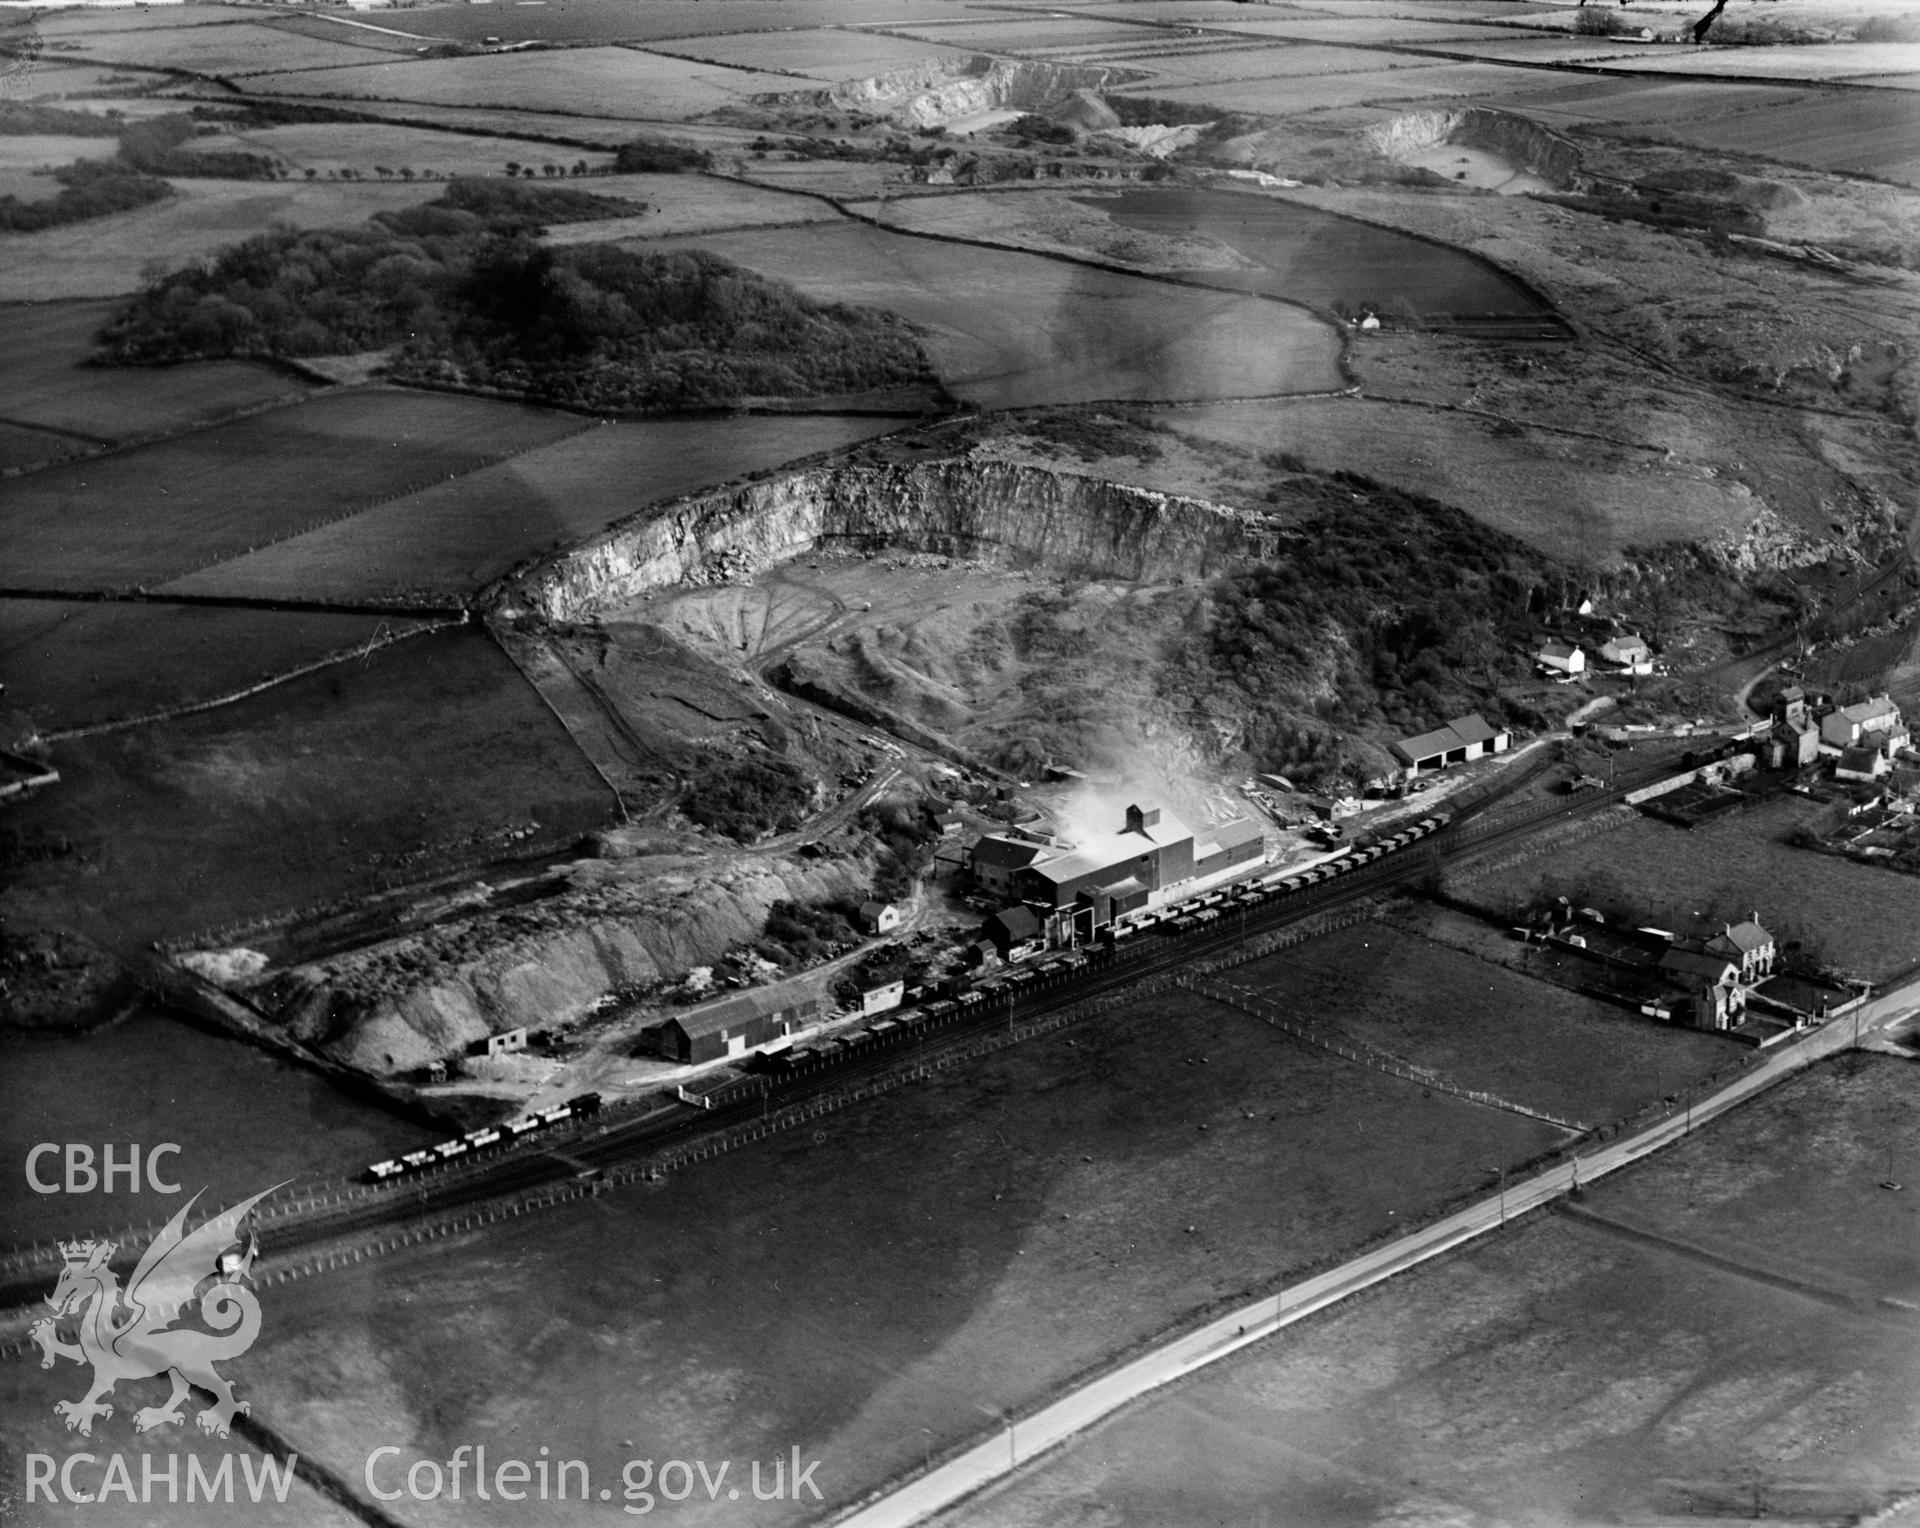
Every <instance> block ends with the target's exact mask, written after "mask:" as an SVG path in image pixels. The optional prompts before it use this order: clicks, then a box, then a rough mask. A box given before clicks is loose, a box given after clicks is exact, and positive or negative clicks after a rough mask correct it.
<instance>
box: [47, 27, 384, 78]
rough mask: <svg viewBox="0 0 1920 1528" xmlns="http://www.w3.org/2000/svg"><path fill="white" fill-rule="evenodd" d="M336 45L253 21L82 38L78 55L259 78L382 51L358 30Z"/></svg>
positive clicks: (343, 32)
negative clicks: (359, 39) (360, 40)
mask: <svg viewBox="0 0 1920 1528" xmlns="http://www.w3.org/2000/svg"><path fill="white" fill-rule="evenodd" d="M339 32H340V36H339V37H338V38H337V39H334V40H332V41H327V40H323V39H321V38H318V37H304V36H302V35H301V34H300V33H298V32H290V31H287V30H286V29H284V28H282V27H269V26H259V25H256V24H255V23H254V22H253V21H251V20H249V21H243V22H237V23H235V24H233V25H231V26H207V27H160V28H156V29H155V30H153V31H151V32H97V33H93V34H91V35H89V36H87V37H85V39H84V40H83V43H82V47H81V51H80V52H79V53H78V54H77V55H75V56H78V57H83V58H91V59H96V60H98V61H100V62H102V63H108V64H116V65H123V66H125V67H127V68H132V69H184V70H188V71H190V72H192V73H194V74H217V75H230V74H240V73H243V72H244V73H249V74H258V73H261V72H263V71H267V70H277V69H326V68H332V67H335V66H337V65H341V64H360V63H365V62H367V61H368V60H369V59H370V58H377V57H379V50H378V49H374V48H369V47H367V46H365V45H364V44H356V43H355V42H354V40H353V28H351V27H341V28H339Z"/></svg>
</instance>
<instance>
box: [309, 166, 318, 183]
mask: <svg viewBox="0 0 1920 1528" xmlns="http://www.w3.org/2000/svg"><path fill="white" fill-rule="evenodd" d="M319 174H320V172H319V171H318V170H316V169H314V168H313V166H311V165H309V166H307V179H308V180H314V179H317V178H318V177H319Z"/></svg>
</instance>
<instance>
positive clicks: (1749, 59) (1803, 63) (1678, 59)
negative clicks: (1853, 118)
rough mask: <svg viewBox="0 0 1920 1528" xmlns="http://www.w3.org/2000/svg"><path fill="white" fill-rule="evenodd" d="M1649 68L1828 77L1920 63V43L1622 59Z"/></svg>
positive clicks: (1733, 75)
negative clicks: (1632, 59)
mask: <svg viewBox="0 0 1920 1528" xmlns="http://www.w3.org/2000/svg"><path fill="white" fill-rule="evenodd" d="M1615 67H1617V68H1631V69H1633V70H1635V71H1636V72H1639V73H1645V74H1712V75H1721V76H1724V77H1726V78H1729V79H1763V80H1807V81H1810V82H1814V83H1819V82H1823V81H1826V80H1846V79H1853V78H1856V77H1858V76H1861V75H1869V74H1911V73H1913V72H1914V71H1915V70H1916V69H1920V43H1893V42H1883V43H1826V44H1817V43H1816V44H1800V45H1786V46H1776V47H1769V48H1713V49H1709V50H1708V51H1706V52H1704V53H1698V52H1693V51H1691V50H1688V51H1686V52H1684V53H1679V54H1673V53H1649V54H1647V55H1645V56H1643V57H1640V58H1637V59H1635V60H1634V61H1632V62H1631V63H1627V64H1619V65H1616V66H1615Z"/></svg>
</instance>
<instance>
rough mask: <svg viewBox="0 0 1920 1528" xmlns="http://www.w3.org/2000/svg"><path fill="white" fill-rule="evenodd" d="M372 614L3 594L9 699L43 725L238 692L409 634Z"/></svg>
mask: <svg viewBox="0 0 1920 1528" xmlns="http://www.w3.org/2000/svg"><path fill="white" fill-rule="evenodd" d="M413 625H414V623H413V622H411V621H407V620H390V619H387V618H385V617H378V616H363V615H352V616H349V615H315V614H307V613H301V612H292V611H287V612H266V611H257V610H210V609H206V608H204V607H195V606H186V605H138V604H117V603H98V602H80V601H75V602H73V603H65V602H61V601H55V600H0V669H4V670H5V673H6V677H7V698H8V700H9V701H11V702H13V703H14V704H17V705H20V706H22V707H24V708H25V709H26V710H27V712H28V713H29V714H30V715H31V716H32V717H33V719H34V721H35V722H36V723H38V724H39V726H40V728H41V729H42V730H43V731H55V730H59V729H63V728H67V727H82V726H92V725H94V724H96V723H99V722H111V721H119V720H123V719H125V718H128V717H135V716H148V715H151V714H152V713H154V712H156V711H160V710H165V709H167V708H168V707H172V706H183V705H194V704H196V703H198V702H201V701H207V700H214V699H217V698H219V697H220V696H223V695H231V694H233V693H235V692H236V691H239V690H242V689H245V688H246V687H248V686H249V685H254V684H258V683H260V682H261V681H263V680H267V679H272V678H274V677H276V676H278V675H281V674H285V673H288V672H290V671H291V670H293V669H295V668H298V667H301V666H302V665H305V664H309V663H314V662H317V661H319V660H320V659H322V658H325V657H327V656H329V655H330V654H334V653H342V652H346V651H349V650H351V649H353V648H356V647H364V646H365V645H366V644H367V643H369V642H374V641H379V640H383V639H384V638H386V637H391V636H394V635H397V634H399V633H402V632H405V631H407V630H410V629H411V628H412V626H413Z"/></svg>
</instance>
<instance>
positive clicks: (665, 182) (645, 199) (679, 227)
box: [547, 175, 842, 244]
mask: <svg viewBox="0 0 1920 1528" xmlns="http://www.w3.org/2000/svg"><path fill="white" fill-rule="evenodd" d="M592 189H593V192H594V194H595V195H596V196H619V197H625V198H626V199H627V200H628V201H634V202H641V203H644V204H645V205H646V208H647V210H646V212H645V213H643V214H641V215H640V216H639V217H635V218H608V219H604V220H596V221H594V222H591V223H558V224H555V225H554V226H553V227H551V228H549V229H548V230H547V242H548V243H550V244H593V243H598V242H600V240H601V239H603V238H606V237H609V236H611V237H614V238H622V239H631V238H647V239H657V238H665V237H669V236H671V235H674V234H690V233H706V232H719V231H724V230H726V229H729V228H757V227H762V226H765V225H767V224H777V223H837V222H839V221H840V220H841V217H842V214H841V213H840V212H839V211H838V210H836V209H835V208H833V207H830V206H828V205H827V204H826V203H825V202H823V201H820V200H819V199H818V198H816V197H811V196H792V195H789V194H788V193H786V192H784V191H775V190H771V189H768V188H766V187H763V186H755V185H749V184H747V183H745V182H742V181H737V180H725V179H722V178H720V177H719V176H709V175H607V176H599V177H596V178H595V179H594V182H593V188H592Z"/></svg>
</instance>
